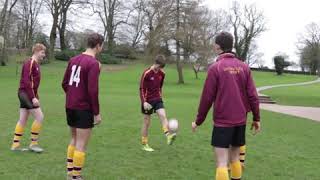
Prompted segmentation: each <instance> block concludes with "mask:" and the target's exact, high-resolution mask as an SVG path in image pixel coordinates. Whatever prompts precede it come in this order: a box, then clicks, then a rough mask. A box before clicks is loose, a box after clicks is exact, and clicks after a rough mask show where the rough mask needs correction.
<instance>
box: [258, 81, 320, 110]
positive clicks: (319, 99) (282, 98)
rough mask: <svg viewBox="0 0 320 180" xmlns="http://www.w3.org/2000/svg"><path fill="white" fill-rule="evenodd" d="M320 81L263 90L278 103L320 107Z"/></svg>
mask: <svg viewBox="0 0 320 180" xmlns="http://www.w3.org/2000/svg"><path fill="white" fill-rule="evenodd" d="M319 92H320V83H317V84H312V85H306V86H292V87H281V88H274V89H270V90H266V91H263V94H267V95H269V96H271V97H272V99H274V100H275V101H277V102H278V103H279V104H283V105H295V106H311V107H320V94H319Z"/></svg>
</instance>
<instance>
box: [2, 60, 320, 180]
mask: <svg viewBox="0 0 320 180" xmlns="http://www.w3.org/2000/svg"><path fill="white" fill-rule="evenodd" d="M65 66H66V64H65V63H62V62H53V63H52V64H50V65H44V66H42V82H41V87H40V101H41V104H42V106H43V110H44V113H45V124H44V127H43V131H42V134H41V140H40V143H41V145H42V146H43V147H44V148H45V150H46V152H44V153H43V154H33V153H29V152H25V153H14V152H11V151H10V150H9V147H10V145H11V141H12V135H13V130H14V126H15V124H16V121H17V119H18V99H17V92H16V91H17V86H18V81H19V76H16V74H15V65H13V64H11V65H9V66H8V67H0V82H1V84H2V85H1V87H2V88H0V94H1V95H2V97H1V103H2V106H1V107H2V108H1V110H0V111H1V112H0V127H1V128H2V131H0V136H1V139H2V140H1V141H0V162H1V163H0V179H5V180H10V179H15V180H16V179H18V180H20V179H21V180H25V179H30V180H31V179H32V180H38V179H39V180H40V179H46V180H51V179H52V180H59V179H64V178H65V156H66V147H67V144H68V139H69V133H68V128H67V126H66V122H65V113H64V94H63V91H62V89H61V85H60V83H61V79H62V76H63V71H64V68H65ZM144 67H145V66H144V65H134V66H131V67H129V68H128V69H127V70H126V71H121V72H112V73H110V72H102V73H101V78H100V105H101V113H102V117H103V123H102V124H101V126H99V127H97V128H95V129H94V133H93V137H92V139H91V142H90V144H89V147H88V153H87V159H86V167H85V169H84V176H85V177H87V179H88V180H92V179H93V180H95V179H99V180H160V179H165V180H168V179H170V180H207V179H213V178H214V160H213V159H212V152H211V146H210V139H211V129H212V125H211V120H210V119H211V117H212V116H211V114H210V115H209V116H208V118H207V121H206V122H205V123H204V125H203V126H201V127H200V128H199V131H198V132H197V133H196V134H192V133H191V128H190V126H191V121H192V120H194V117H195V115H196V111H197V105H198V101H199V95H200V93H201V89H202V84H203V81H204V78H205V73H202V74H201V75H200V79H199V80H196V79H195V78H194V74H193V72H192V71H191V70H185V80H186V82H187V83H186V84H185V85H177V84H176V81H177V73H176V71H175V69H174V68H170V67H169V68H168V69H166V82H165V85H164V96H165V106H166V108H167V114H168V117H169V118H173V117H174V118H177V119H178V120H179V122H180V132H179V136H178V139H177V142H176V144H174V145H173V146H171V147H168V146H167V145H166V141H165V138H164V136H163V135H162V133H161V127H160V124H159V121H158V119H157V118H154V122H153V123H152V127H151V129H150V137H149V138H150V144H151V145H152V146H153V147H154V148H155V149H156V151H155V152H154V153H146V152H143V151H141V150H140V127H141V123H142V119H141V118H142V116H141V114H140V102H139V96H138V87H139V79H140V75H141V73H142V71H143V68H144ZM254 75H255V79H256V81H257V85H258V86H261V85H270V84H273V83H281V82H282V81H283V82H295V81H298V82H299V81H305V80H309V79H313V78H314V77H310V76H292V75H285V76H283V77H281V79H278V77H277V76H275V75H273V74H270V73H254ZM262 123H263V132H262V133H261V134H260V135H257V136H255V137H254V136H253V135H252V134H251V133H250V132H249V131H248V135H247V137H248V139H247V141H248V143H247V145H248V153H247V154H248V156H247V168H246V170H245V174H244V178H243V179H249V180H283V179H291V180H296V179H299V180H318V179H319V174H318V171H319V167H320V166H319V162H320V157H319V156H317V154H318V152H319V149H320V143H318V142H319V131H320V124H319V123H316V122H313V121H309V120H304V119H300V118H295V117H290V116H286V115H280V114H276V113H271V112H266V111H262ZM30 124H31V121H30V122H29V125H28V128H27V129H26V132H29V127H30ZM28 143H29V134H26V135H25V136H24V138H23V144H24V145H27V144H28Z"/></svg>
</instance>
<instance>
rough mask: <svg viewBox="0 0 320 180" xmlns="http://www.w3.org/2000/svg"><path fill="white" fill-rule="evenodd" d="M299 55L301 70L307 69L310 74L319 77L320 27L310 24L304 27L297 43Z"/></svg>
mask: <svg viewBox="0 0 320 180" xmlns="http://www.w3.org/2000/svg"><path fill="white" fill-rule="evenodd" d="M298 50H299V54H300V65H301V67H302V68H303V69H308V70H309V71H310V73H311V74H316V73H317V72H318V74H319V75H320V26H319V25H318V24H316V23H311V24H309V25H307V26H306V32H305V33H303V34H302V35H301V36H300V38H299V42H298Z"/></svg>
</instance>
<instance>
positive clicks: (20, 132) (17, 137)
mask: <svg viewBox="0 0 320 180" xmlns="http://www.w3.org/2000/svg"><path fill="white" fill-rule="evenodd" d="M23 131H24V127H22V126H21V125H20V124H19V123H17V125H16V128H15V130H14V137H13V143H12V147H11V148H17V147H19V146H20V140H21V138H22V135H23Z"/></svg>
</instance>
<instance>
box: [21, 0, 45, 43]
mask: <svg viewBox="0 0 320 180" xmlns="http://www.w3.org/2000/svg"><path fill="white" fill-rule="evenodd" d="M42 4H43V0H25V1H19V3H18V7H19V9H18V10H17V13H18V15H19V16H20V18H21V20H22V22H23V23H22V24H21V25H20V28H21V29H22V34H23V39H22V44H21V45H22V48H25V47H29V48H30V47H31V45H32V41H33V36H34V31H35V28H36V26H37V18H38V15H39V13H40V10H41V7H42Z"/></svg>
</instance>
